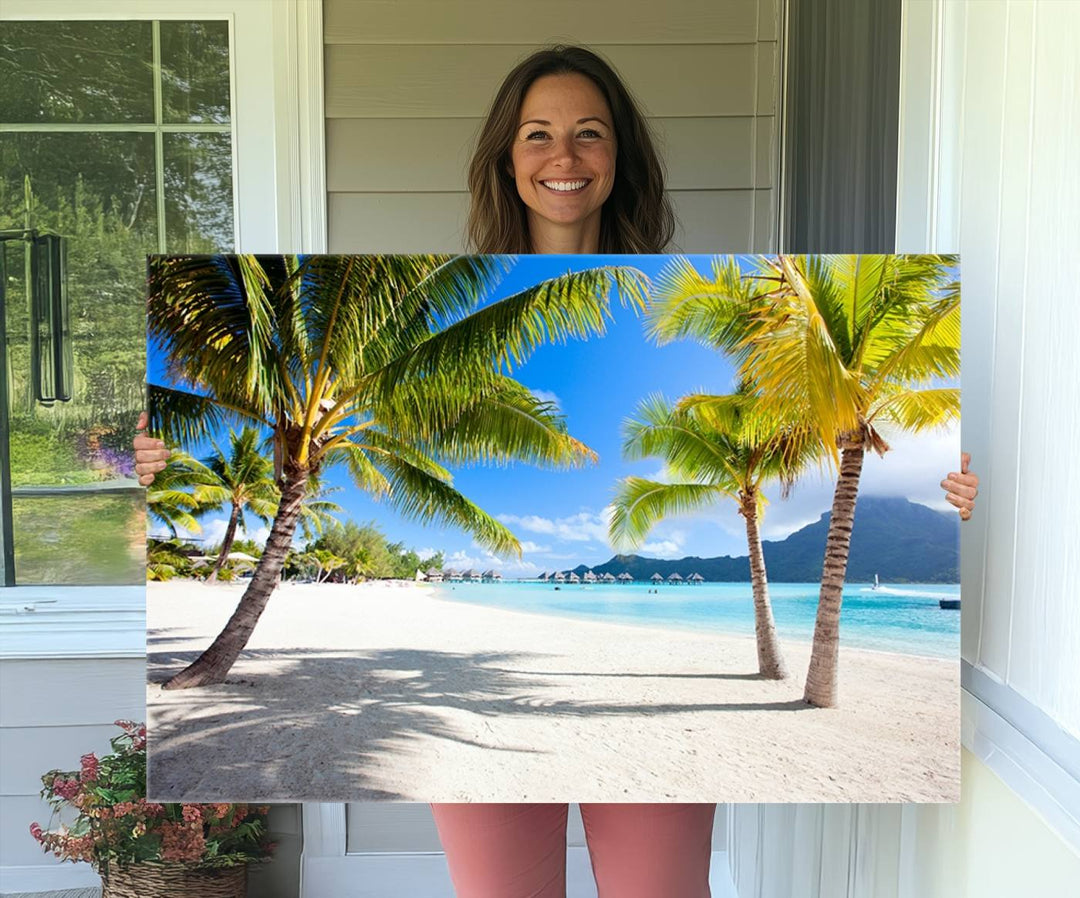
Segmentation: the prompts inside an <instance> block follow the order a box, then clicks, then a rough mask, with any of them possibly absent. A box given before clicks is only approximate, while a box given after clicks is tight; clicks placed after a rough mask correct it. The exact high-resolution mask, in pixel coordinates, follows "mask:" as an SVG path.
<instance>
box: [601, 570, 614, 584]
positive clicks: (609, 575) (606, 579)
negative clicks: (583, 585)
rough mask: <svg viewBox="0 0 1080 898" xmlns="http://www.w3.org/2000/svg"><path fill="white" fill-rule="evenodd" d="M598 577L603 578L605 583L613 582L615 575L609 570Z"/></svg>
mask: <svg viewBox="0 0 1080 898" xmlns="http://www.w3.org/2000/svg"><path fill="white" fill-rule="evenodd" d="M600 579H601V580H603V581H604V582H605V583H614V582H615V575H614V574H613V573H611V571H608V572H607V573H606V574H604V576H603V577H601V578H600Z"/></svg>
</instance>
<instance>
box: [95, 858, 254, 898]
mask: <svg viewBox="0 0 1080 898" xmlns="http://www.w3.org/2000/svg"><path fill="white" fill-rule="evenodd" d="M246 892H247V866H246V865H244V864H241V865H239V866H236V867H220V868H218V869H215V870H205V869H199V868H197V867H190V866H188V865H187V864H153V863H143V864H132V865H131V866H129V867H128V868H127V869H125V870H121V869H120V868H119V867H115V866H114V867H113V868H112V869H110V870H109V872H108V875H104V874H103V875H102V877H101V898H150V896H153V898H244V896H245V894H246Z"/></svg>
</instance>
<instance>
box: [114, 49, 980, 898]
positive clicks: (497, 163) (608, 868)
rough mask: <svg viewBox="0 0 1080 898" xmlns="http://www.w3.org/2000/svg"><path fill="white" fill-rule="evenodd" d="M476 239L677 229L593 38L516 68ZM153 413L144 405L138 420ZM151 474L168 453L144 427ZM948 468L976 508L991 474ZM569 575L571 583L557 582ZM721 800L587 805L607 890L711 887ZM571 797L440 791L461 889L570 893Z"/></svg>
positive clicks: (489, 162)
mask: <svg viewBox="0 0 1080 898" xmlns="http://www.w3.org/2000/svg"><path fill="white" fill-rule="evenodd" d="M468 184H469V190H470V194H471V208H470V211H469V218H468V225H467V228H468V240H469V245H470V248H471V249H473V250H474V251H476V252H481V253H659V252H663V251H664V250H665V249H666V247H667V245H668V244H669V243H670V241H671V238H672V235H673V233H674V224H675V220H674V215H673V214H672V210H671V206H670V203H669V201H668V198H667V196H666V194H665V192H664V178H663V168H662V166H661V164H660V160H659V157H658V155H657V153H656V151H655V150H654V148H653V142H652V138H651V136H650V133H649V128H648V125H647V123H646V120H645V117H644V116H643V115H642V113H641V111H640V109H639V108H638V106H637V104H636V103H635V101H634V99H633V98H632V96H631V95H630V93H629V91H628V90H627V89H626V87H625V86H624V85H623V83H622V81H621V80H620V78H619V76H618V75H617V74H616V73H615V71H614V70H613V69H612V68H611V67H610V66H609V65H608V63H607V62H605V61H604V60H603V59H601V58H600V57H599V56H597V55H596V54H595V53H593V52H591V51H590V50H587V49H585V48H583V47H554V48H551V49H546V50H541V51H539V52H536V53H534V54H532V55H531V56H529V57H528V58H527V59H525V60H524V61H523V62H521V63H520V64H519V65H517V66H516V67H515V68H514V69H513V71H511V72H510V74H509V75H508V76H507V77H506V79H505V81H504V82H503V84H502V86H501V87H500V88H499V91H498V93H497V94H496V96H495V99H494V101H493V103H492V106H491V109H490V110H489V112H488V115H487V119H486V121H485V123H484V126H483V129H482V131H481V135H480V139H479V142H478V145H477V148H476V151H475V153H474V155H473V158H472V163H471V165H470V166H469V175H468ZM146 426H147V417H146V415H145V413H144V414H143V415H142V416H141V417H140V419H139V425H138V427H139V429H140V430H141V429H144V428H145V427H146ZM134 445H135V460H136V465H135V470H136V472H137V473H138V475H139V482H140V483H141V484H143V485H148V484H150V483H151V482H152V481H153V479H154V475H155V474H156V473H157V472H159V471H161V470H162V469H163V468H164V467H165V464H166V460H167V459H168V450H167V449H166V448H165V444H164V443H163V442H161V441H160V440H155V439H152V438H150V437H147V436H144V435H139V436H136V438H135V444H134ZM969 460H970V459H969V456H968V455H967V454H966V453H965V454H964V455H963V457H962V463H961V470H960V471H959V472H953V473H951V474H949V475H948V476H947V478H946V479H945V480H943V481H942V487H943V488H944V489H945V490H946V493H947V498H948V500H949V502H951V503H952V504H953V505H954V506H956V507H957V508H958V509H959V511H960V517H961V518H962V519H963V520H967V519H968V518H969V517H970V516H971V510H972V508H973V505H974V499H975V496H976V493H977V488H978V477H977V476H976V475H975V474H973V473H970V472H969V471H968V462H969ZM555 588H556V589H558V588H559V587H557V586H556V587H555ZM715 809H716V806H715V805H714V804H673V803H669V804H589V803H585V804H582V805H581V814H582V819H583V821H584V824H585V834H586V839H587V842H588V846H589V853H590V856H591V859H592V867H593V873H594V875H595V877H596V882H597V888H598V891H599V894H600V896H601V898H610V896H616V898H657V896H672V898H708V896H709V895H710V892H709V860H710V855H711V843H712V828H713V816H714V813H715ZM567 810H568V806H567V805H566V804H433V805H432V811H433V813H434V816H435V822H436V824H437V826H438V829H439V837H440V839H441V840H442V844H443V848H444V850H445V852H446V859H447V863H448V864H449V867H450V874H451V877H452V879H453V881H454V888H455V890H456V892H457V895H458V896H459V898H564V896H565V894H566V885H565V882H566V822H567Z"/></svg>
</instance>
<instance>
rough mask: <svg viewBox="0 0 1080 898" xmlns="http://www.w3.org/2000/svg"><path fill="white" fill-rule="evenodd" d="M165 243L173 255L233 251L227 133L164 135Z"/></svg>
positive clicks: (229, 144)
mask: <svg viewBox="0 0 1080 898" xmlns="http://www.w3.org/2000/svg"><path fill="white" fill-rule="evenodd" d="M165 243H166V251H167V252H170V253H221V252H232V249H233V243H234V238H233V205H232V140H231V138H230V136H229V135H228V134H166V135H165Z"/></svg>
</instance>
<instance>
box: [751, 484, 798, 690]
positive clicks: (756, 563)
mask: <svg viewBox="0 0 1080 898" xmlns="http://www.w3.org/2000/svg"><path fill="white" fill-rule="evenodd" d="M739 498H740V506H739V514H741V515H742V516H743V518H744V519H745V520H746V544H747V546H748V547H749V549H750V583H751V584H752V586H753V593H754V632H755V633H756V634H757V658H758V673H759V674H760V675H761V676H763V677H765V678H766V679H769V680H783V679H786V678H787V677H788V676H789V674H788V670H787V666H786V665H785V664H784V655H783V653H782V652H781V651H780V640H779V639H778V638H777V636H776V623H775V621H774V620H773V613H772V604H771V603H770V602H769V578H768V576H767V574H766V572H765V553H764V551H763V550H762V547H761V533H760V531H759V528H758V516H757V497H756V495H755V494H754V492H753V491H743V492H742V493H740V496H739Z"/></svg>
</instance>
